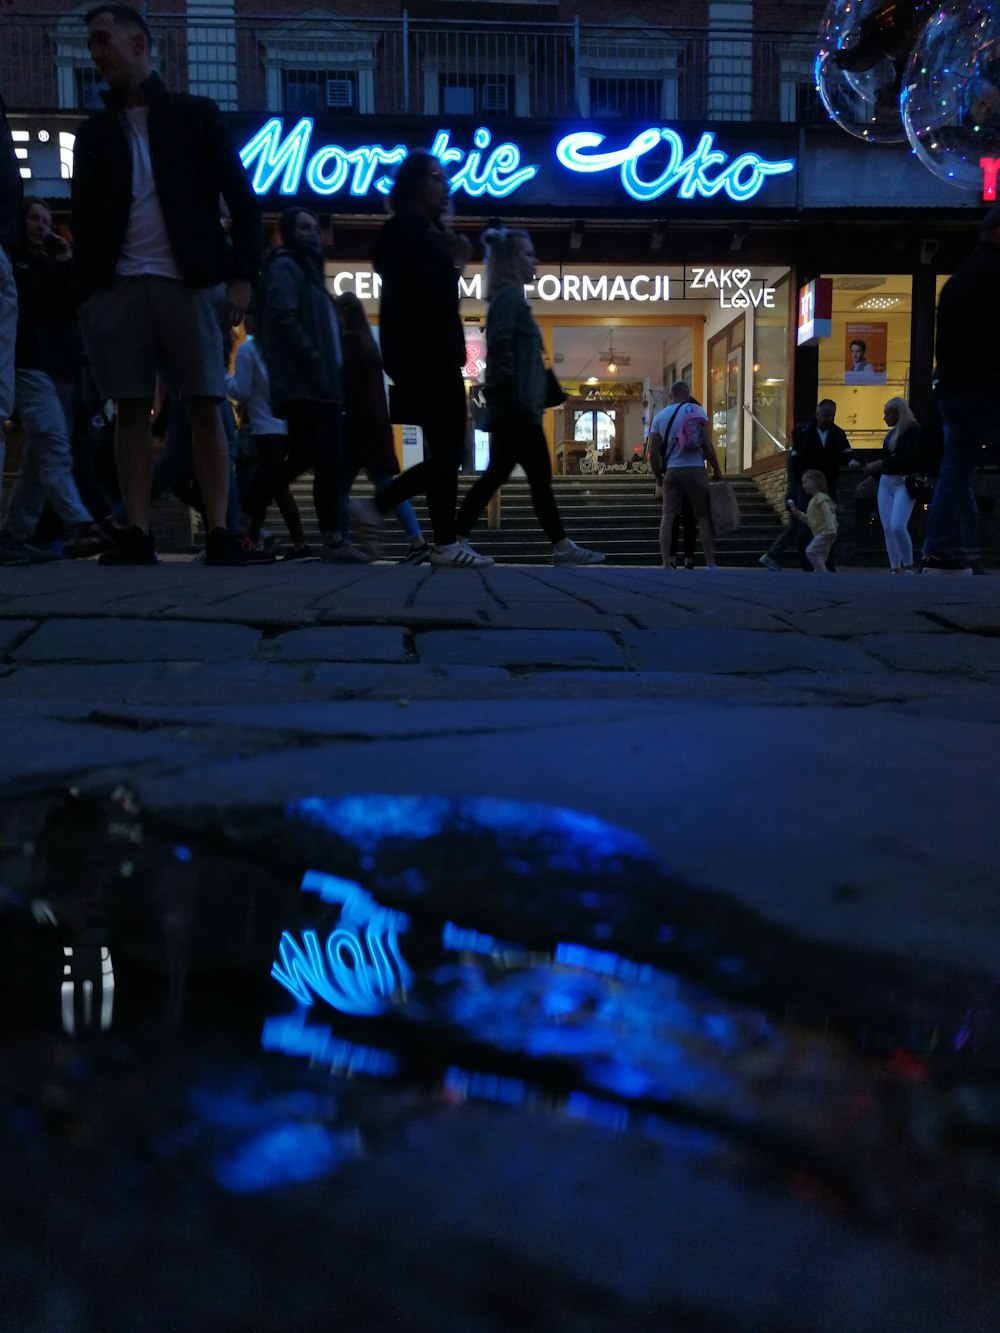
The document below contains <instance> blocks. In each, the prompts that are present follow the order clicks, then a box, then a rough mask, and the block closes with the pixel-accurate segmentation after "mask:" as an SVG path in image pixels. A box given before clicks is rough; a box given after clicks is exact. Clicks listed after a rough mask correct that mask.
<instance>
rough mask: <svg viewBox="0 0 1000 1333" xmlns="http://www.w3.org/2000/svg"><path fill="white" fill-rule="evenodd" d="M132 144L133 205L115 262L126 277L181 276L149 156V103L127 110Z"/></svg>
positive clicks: (130, 142) (126, 116)
mask: <svg viewBox="0 0 1000 1333" xmlns="http://www.w3.org/2000/svg"><path fill="white" fill-rule="evenodd" d="M125 121H126V125H127V127H128V141H129V147H130V148H131V149H132V206H131V208H130V209H129V214H128V229H127V230H126V232H125V244H124V245H123V246H122V252H121V254H120V255H119V257H118V263H117V264H116V265H115V272H116V273H118V274H120V275H121V276H122V277H124V278H135V277H139V276H140V275H143V276H146V277H154V278H180V277H181V276H182V275H181V271H180V269H179V268H178V267H177V261H176V260H175V259H174V252H173V250H171V248H170V241H169V239H168V237H167V226H166V223H165V222H164V221H163V209H162V208H161V207H160V196H159V195H158V194H157V193H156V181H155V180H154V178H153V163H152V160H151V159H150V156H149V107H148V106H133V107H129V108H128V109H127V110H126V112H125Z"/></svg>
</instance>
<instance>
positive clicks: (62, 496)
mask: <svg viewBox="0 0 1000 1333" xmlns="http://www.w3.org/2000/svg"><path fill="white" fill-rule="evenodd" d="M71 392H72V391H71V388H70V386H68V385H67V386H66V392H65V393H64V394H60V392H59V389H58V387H57V385H56V384H55V382H54V381H53V380H52V379H51V378H50V377H49V376H48V375H46V374H45V373H44V371H41V370H19V371H18V372H17V376H16V393H17V406H18V411H19V412H20V414H21V419H22V421H23V422H24V426H25V429H26V430H27V432H28V435H29V438H30V440H31V453H32V456H33V468H32V470H31V482H30V492H33V493H29V489H28V477H25V482H26V485H25V487H18V486H15V488H14V494H13V495H12V496H11V507H10V513H9V514H8V519H7V522H8V526H9V527H10V528H11V529H12V530H16V531H19V532H22V535H28V534H30V533H31V532H32V531H34V528H35V525H36V523H37V522H38V519H39V517H40V516H41V511H42V508H43V506H44V503H45V501H46V500H48V502H49V503H50V504H51V505H52V508H53V509H54V510H55V512H56V514H57V515H58V517H59V519H60V521H61V522H62V523H63V524H64V525H65V526H66V527H67V528H70V529H72V530H77V529H80V528H81V527H83V526H84V525H88V526H90V527H93V524H94V519H93V515H92V514H91V513H90V511H89V510H88V509H87V508H86V506H85V505H84V503H83V501H82V499H81V498H80V492H79V490H78V489H77V485H76V479H75V478H74V476H73V452H72V449H71V447H70V440H69V431H70V422H69V418H68V416H67V406H70V407H71V403H70V402H69V397H70V395H71Z"/></svg>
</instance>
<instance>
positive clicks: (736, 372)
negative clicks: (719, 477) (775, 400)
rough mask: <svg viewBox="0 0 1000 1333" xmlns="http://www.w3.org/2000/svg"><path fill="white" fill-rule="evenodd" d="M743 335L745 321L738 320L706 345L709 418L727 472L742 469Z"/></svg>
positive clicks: (719, 454)
mask: <svg viewBox="0 0 1000 1333" xmlns="http://www.w3.org/2000/svg"><path fill="white" fill-rule="evenodd" d="M744 332H745V330H744V320H743V319H737V320H734V321H733V323H732V324H730V325H729V327H728V328H725V329H723V330H722V332H721V333H719V334H717V335H716V336H715V337H714V338H712V339H711V341H710V342H709V344H708V386H709V408H708V419H709V421H710V423H711V426H712V443H713V444H714V445H715V452H716V453H717V454H718V456H719V463H720V465H721V466H722V468H723V470H724V471H726V472H741V471H742V470H743V403H744V396H743V370H744V367H743V339H744Z"/></svg>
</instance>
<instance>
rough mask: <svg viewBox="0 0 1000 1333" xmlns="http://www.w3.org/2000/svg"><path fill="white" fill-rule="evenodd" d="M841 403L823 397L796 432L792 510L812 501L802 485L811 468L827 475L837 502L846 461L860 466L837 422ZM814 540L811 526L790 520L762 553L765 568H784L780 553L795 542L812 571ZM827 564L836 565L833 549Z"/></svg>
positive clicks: (791, 478) (791, 454)
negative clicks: (809, 552)
mask: <svg viewBox="0 0 1000 1333" xmlns="http://www.w3.org/2000/svg"><path fill="white" fill-rule="evenodd" d="M836 417H837V404H836V403H835V402H834V401H833V399H832V398H821V399H820V401H819V402H818V403H817V404H816V415H815V418H814V419H813V420H812V421H808V422H802V423H801V424H800V425H798V426H796V427H795V430H794V431H793V432H792V447H791V449H790V450H789V454H788V496H787V500H786V504H787V505H788V510H789V512H790V513H795V512H796V511H799V512H801V511H804V510H805V508H806V506H807V505H808V503H809V496H808V493H807V492H806V491H805V490H804V488H803V486H802V478H803V476H804V475H805V473H806V472H807V471H809V470H810V469H812V468H814V469H818V470H819V471H820V472H822V473H823V475H824V477H825V478H826V490H827V494H828V495H829V496H830V497H831V501H832V502H833V503H836V499H835V497H836V494H837V479H838V477H839V476H840V467H841V464H842V463H847V464H848V465H849V466H850V467H852V468H856V467H858V466H859V464H858V461H857V459H856V458H855V457H854V451H853V450H852V448H851V442H850V440H848V438H847V436H846V435H845V434H844V432H843V431H842V430H841V429H840V427H839V426H838V425H837V422H836ZM809 540H810V533H809V529H808V528H807V527H805V526H803V525H796V524H794V523H790V525H789V527H788V528H786V529H784V530H783V531H782V532H781V534H780V535H779V537H778V538H777V540H776V541H774V542H772V543H771V545H770V546H769V547H768V549H767V550H766V551H765V552H764V554H763V555H762V556H761V557H760V560H759V562H758V563H759V564H762V565H763V566H764V568H765V569H770V570H774V571H777V570H780V569H781V565H780V563H779V560H778V557H779V556H780V555H781V554H782V552H783V551H784V550H785V549H786V548H787V547H788V546H790V545H791V544H792V542H795V543H796V545H797V547H798V552H799V559H800V561H801V564H802V568H803V570H805V571H806V573H811V572H812V570H813V565H812V562H811V561H810V560H809V558H808V556H807V555H806V546H807V544H808V543H809ZM827 568H828V569H829V570H833V569H834V568H835V566H834V563H833V558H832V553H831V555H830V557H829V558H828V560H827Z"/></svg>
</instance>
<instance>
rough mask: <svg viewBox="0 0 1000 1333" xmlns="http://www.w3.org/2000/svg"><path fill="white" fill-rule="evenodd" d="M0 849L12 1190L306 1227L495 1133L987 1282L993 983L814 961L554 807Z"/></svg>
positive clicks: (253, 824) (226, 827) (53, 829)
mask: <svg viewBox="0 0 1000 1333" xmlns="http://www.w3.org/2000/svg"><path fill="white" fill-rule="evenodd" d="M0 840H2V841H0V926H2V932H0V990H2V992H3V1003H2V1004H0V1055H2V1064H0V1117H2V1119H3V1120H4V1121H5V1122H6V1129H7V1133H6V1138H7V1142H8V1151H9V1150H10V1148H11V1145H12V1144H15V1145H16V1150H15V1153H14V1156H15V1159H16V1162H17V1168H16V1169H15V1170H13V1171H12V1174H11V1175H10V1181H11V1186H10V1187H11V1188H15V1187H16V1186H17V1183H18V1182H23V1184H24V1186H25V1188H28V1187H29V1183H30V1181H31V1180H32V1179H36V1180H37V1179H41V1180H43V1181H44V1180H45V1179H46V1178H47V1176H48V1175H49V1174H51V1172H52V1171H54V1170H56V1169H57V1168H56V1165H55V1163H57V1162H58V1161H62V1162H63V1167H60V1168H59V1169H60V1170H61V1169H63V1168H64V1167H65V1164H66V1162H67V1161H72V1162H74V1163H76V1164H78V1165H81V1164H82V1165H81V1169H82V1166H83V1165H88V1164H89V1165H90V1166H93V1165H94V1163H95V1162H100V1163H101V1165H102V1169H106V1170H108V1171H110V1172H111V1174H112V1176H113V1177H114V1178H115V1179H116V1180H118V1181H119V1182H124V1183H125V1184H126V1185H127V1186H128V1188H129V1189H135V1190H138V1191H140V1193H141V1192H142V1191H144V1190H151V1189H154V1188H155V1189H157V1190H166V1191H168V1193H169V1194H170V1196H171V1198H173V1199H174V1201H175V1203H176V1205H177V1207H178V1208H180V1209H181V1210H182V1211H183V1209H184V1208H187V1207H189V1206H193V1204H192V1201H197V1200H199V1199H200V1200H202V1201H203V1202H206V1206H207V1202H208V1201H211V1200H213V1199H214V1200H218V1199H220V1198H223V1199H226V1198H228V1199H232V1200H239V1199H253V1198H265V1197H281V1198H283V1199H284V1198H298V1197H299V1194H298V1193H297V1191H299V1192H300V1191H302V1190H308V1189H310V1188H315V1187H317V1186H318V1184H321V1183H322V1182H336V1180H337V1179H338V1178H339V1176H340V1175H341V1173H343V1172H344V1171H345V1170H346V1169H347V1167H348V1166H349V1165H350V1164H351V1163H361V1162H363V1161H364V1160H365V1159H366V1158H367V1157H369V1156H370V1155H371V1154H373V1153H375V1154H377V1153H378V1152H380V1151H381V1150H382V1148H383V1147H384V1145H386V1144H393V1143H395V1144H398V1143H399V1142H401V1141H404V1142H405V1141H406V1140H407V1137H408V1135H411V1134H412V1132H413V1130H414V1126H419V1125H420V1124H421V1123H422V1122H424V1121H426V1120H427V1118H431V1119H435V1118H437V1117H440V1116H442V1115H444V1116H448V1115H463V1114H470V1113H471V1110H472V1108H475V1107H490V1108H497V1109H499V1110H501V1111H502V1112H503V1114H505V1115H510V1116H515V1117H517V1116H520V1117H522V1118H524V1123H525V1125H528V1124H529V1122H530V1123H535V1118H536V1117H538V1116H543V1117H548V1118H553V1119H555V1120H558V1121H564V1122H566V1123H567V1124H569V1123H582V1124H586V1125H587V1126H589V1127H591V1128H593V1129H596V1130H597V1131H598V1132H600V1133H605V1134H609V1135H615V1136H619V1135H625V1136H634V1137H635V1138H636V1139H637V1140H639V1141H641V1142H643V1143H647V1144H650V1145H652V1148H653V1150H655V1151H657V1152H662V1153H669V1154H671V1155H673V1157H674V1158H676V1159H677V1160H686V1161H688V1162H691V1163H706V1164H708V1163H711V1164H713V1169H724V1170H725V1171H726V1172H727V1173H728V1174H729V1176H730V1177H732V1178H734V1179H737V1180H740V1181H744V1182H751V1183H752V1187H753V1188H754V1189H762V1190H765V1191H770V1192H773V1193H777V1194H779V1195H781V1196H784V1197H794V1198H796V1199H805V1200H808V1201H810V1206H813V1207H815V1208H817V1209H821V1210H823V1211H825V1212H827V1213H832V1214H836V1215H838V1216H840V1217H843V1218H845V1219H847V1220H849V1221H850V1222H851V1223H852V1224H853V1225H859V1226H874V1227H876V1228H879V1229H881V1230H888V1231H891V1232H895V1233H898V1234H899V1235H900V1236H902V1237H903V1238H904V1239H905V1240H906V1241H907V1242H908V1243H914V1244H917V1245H919V1246H922V1247H926V1248H927V1249H928V1250H932V1251H935V1252H938V1253H942V1254H946V1255H950V1256H954V1257H956V1258H961V1259H962V1260H963V1262H971V1263H973V1264H974V1265H976V1266H977V1267H978V1266H980V1265H982V1266H984V1267H985V1266H987V1265H989V1264H991V1263H992V1262H993V1260H994V1259H995V1254H994V1250H995V1239H994V1238H995V1236H996V1234H997V1223H998V1222H1000V1151H998V1150H1000V1141H998V1137H997V1133H996V1126H997V1123H998V1114H997V1113H998V1112H1000V1085H998V1079H997V1073H998V1070H1000V1062H998V1059H997V1052H998V1043H997V1031H998V1027H997V1023H996V1021H995V1011H994V991H993V988H992V986H991V984H990V982H989V981H988V980H987V979H981V980H979V981H976V980H972V981H970V980H969V979H968V978H962V977H957V976H954V975H950V974H949V973H948V972H947V970H945V969H937V970H934V969H925V970H923V971H921V972H920V973H914V972H912V971H907V969H905V968H904V967H902V966H901V965H900V964H899V963H898V962H894V961H892V960H889V959H885V958H879V957H877V956H874V955H869V954H865V953H864V952H863V951H860V950H854V951H848V950H843V949H836V948H832V947H827V946H820V945H815V944H806V943H804V942H803V941H801V940H797V939H796V938H795V937H793V936H791V935H790V934H789V933H787V932H783V931H781V930H780V929H777V928H775V927H773V926H771V925H769V924H768V923H766V922H763V921H762V920H760V919H759V918H758V917H756V916H755V915H754V914H753V913H751V912H749V911H747V910H746V909H744V908H741V907H740V906H738V905H736V904H734V903H732V902H730V901H729V900H728V899H726V898H724V897H721V896H718V895H713V894H711V893H706V892H704V891H698V890H696V889H693V888H692V887H691V886H689V885H686V884H684V883H682V882H680V881H679V880H677V879H676V878H673V877H671V875H670V872H669V867H664V866H662V865H661V864H659V863H657V862H656V861H655V860H654V859H653V858H652V857H651V856H650V855H649V853H648V851H647V850H646V848H645V846H644V845H643V843H642V842H641V841H640V840H639V839H637V838H635V837H634V836H632V835H630V834H627V833H625V832H623V831H621V830H618V829H615V828H612V827H610V826H609V825H607V824H604V823H602V822H601V821H600V820H597V819H595V818H591V817H587V816H583V815H580V814H578V813H576V812H573V811H569V810H560V809H553V808H551V807H542V806H534V805H525V804H519V803H513V802H505V801H495V800H485V799H469V800H464V801H461V800H460V801H455V800H449V799H444V798H436V797H426V798H396V797H388V796H368V797H357V798H351V799H345V800H339V801H319V800H316V801H305V802H301V803H298V804H296V805H293V806H289V807H285V808H267V809H260V810H254V811H249V812H248V811H240V812H238V813H236V814H233V815H232V816H224V815H220V816H216V815H214V814H206V815H204V816H197V815H194V814H192V813H191V812H178V813H176V814H174V815H165V814H163V813H158V814H156V815H155V816H154V815H151V814H149V813H146V812H144V811H142V810H140V809H139V808H138V807H137V805H136V803H135V801H134V798H133V797H132V796H131V794H130V793H129V792H128V791H127V790H126V789H124V788H119V789H117V790H116V791H115V792H113V793H111V794H110V795H109V796H108V797H107V798H104V799H96V798H94V799H81V798H77V797H73V796H71V795H68V794H65V793H56V794H53V795H52V796H50V797H48V798H44V799H41V798H35V799H32V800H30V801H29V800H26V801H23V802H8V803H6V804H5V805H3V806H2V807H0ZM61 1155H62V1156H61ZM720 1164H724V1166H723V1167H721V1168H720ZM182 1197H183V1199H184V1200H185V1201H186V1202H184V1204H183V1205H181V1203H180V1199H181V1198H182Z"/></svg>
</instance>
